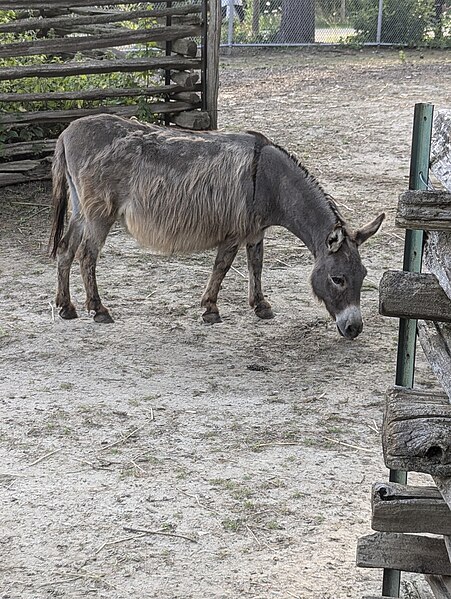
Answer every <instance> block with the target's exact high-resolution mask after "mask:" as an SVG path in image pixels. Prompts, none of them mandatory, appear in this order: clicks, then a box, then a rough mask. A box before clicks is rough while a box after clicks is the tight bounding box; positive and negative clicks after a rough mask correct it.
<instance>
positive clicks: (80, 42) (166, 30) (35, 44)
mask: <svg viewBox="0 0 451 599" xmlns="http://www.w3.org/2000/svg"><path fill="white" fill-rule="evenodd" d="M199 34H200V28H199V27H195V26H194V27H193V26H186V25H185V26H177V25H175V26H171V27H155V28H152V29H141V30H138V31H133V30H131V29H128V30H125V31H117V32H114V33H113V32H109V33H104V34H100V35H84V36H76V37H64V38H57V39H48V40H47V39H45V40H35V41H32V42H18V43H12V44H2V45H1V46H0V58H11V57H14V56H35V55H38V54H39V55H40V54H47V55H49V54H76V53H77V52H84V51H85V50H93V49H99V48H114V47H116V46H130V45H133V44H140V43H146V42H154V41H162V40H164V41H172V40H177V39H180V38H185V37H196V36H198V35H199Z"/></svg>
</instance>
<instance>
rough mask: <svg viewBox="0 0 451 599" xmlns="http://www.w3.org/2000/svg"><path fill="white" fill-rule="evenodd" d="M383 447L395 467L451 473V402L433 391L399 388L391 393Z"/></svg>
mask: <svg viewBox="0 0 451 599" xmlns="http://www.w3.org/2000/svg"><path fill="white" fill-rule="evenodd" d="M382 447H383V451H384V459H385V464H386V466H387V467H388V468H391V469H392V470H407V471H410V470H413V471H414V472H425V473H427V474H431V475H434V476H444V477H448V476H451V405H450V404H449V402H448V400H447V398H446V397H445V396H442V395H436V394H433V393H426V392H418V391H412V390H411V389H406V388H403V387H395V388H394V389H393V390H392V391H391V392H390V393H388V394H387V401H386V408H385V413H384V422H383V427H382Z"/></svg>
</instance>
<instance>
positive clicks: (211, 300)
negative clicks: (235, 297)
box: [201, 241, 238, 324]
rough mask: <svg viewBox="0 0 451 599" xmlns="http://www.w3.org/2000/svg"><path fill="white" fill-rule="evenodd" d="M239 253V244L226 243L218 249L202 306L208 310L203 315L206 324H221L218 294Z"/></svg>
mask: <svg viewBox="0 0 451 599" xmlns="http://www.w3.org/2000/svg"><path fill="white" fill-rule="evenodd" d="M237 251H238V244H236V243H231V242H230V241H227V242H224V243H222V244H221V245H220V246H219V247H218V253H217V254H216V260H215V264H214V266H213V272H212V273H211V276H210V279H209V281H208V283H207V288H206V289H205V292H204V294H203V296H202V301H201V306H202V307H203V308H206V310H205V312H204V313H203V314H202V318H203V319H204V321H205V322H208V323H210V324H214V323H216V322H221V317H220V316H219V310H218V307H217V305H216V302H217V300H218V293H219V290H220V288H221V283H222V281H223V280H224V277H225V276H226V274H227V272H228V270H229V268H230V267H231V266H232V262H233V260H234V259H235V256H236V254H237Z"/></svg>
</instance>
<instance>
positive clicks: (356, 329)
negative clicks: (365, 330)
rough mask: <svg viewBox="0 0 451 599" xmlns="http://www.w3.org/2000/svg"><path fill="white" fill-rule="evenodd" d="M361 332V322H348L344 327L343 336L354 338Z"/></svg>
mask: <svg viewBox="0 0 451 599" xmlns="http://www.w3.org/2000/svg"><path fill="white" fill-rule="evenodd" d="M361 332H362V325H361V324H348V325H347V326H346V329H345V337H348V338H349V339H355V337H357V335H359V334H360V333H361Z"/></svg>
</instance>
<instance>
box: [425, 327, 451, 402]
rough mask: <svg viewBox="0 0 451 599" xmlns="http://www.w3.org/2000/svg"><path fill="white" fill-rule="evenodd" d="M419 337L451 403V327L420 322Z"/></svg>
mask: <svg viewBox="0 0 451 599" xmlns="http://www.w3.org/2000/svg"><path fill="white" fill-rule="evenodd" d="M418 337H419V339H420V344H421V347H422V348H423V351H424V354H425V356H426V358H427V360H428V362H429V364H430V366H431V368H432V370H433V372H434V374H435V375H436V377H437V379H438V380H439V382H440V384H441V386H442V387H443V390H444V391H445V393H446V394H447V395H448V399H449V401H451V325H449V324H440V323H438V322H437V323H435V322H431V321H430V320H427V321H423V320H420V321H419V322H418Z"/></svg>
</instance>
